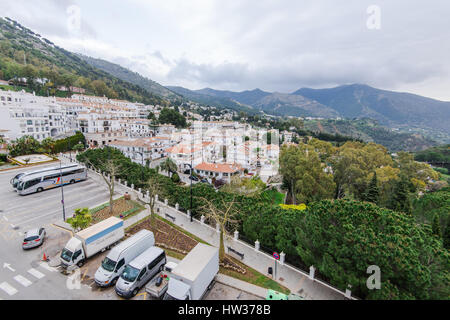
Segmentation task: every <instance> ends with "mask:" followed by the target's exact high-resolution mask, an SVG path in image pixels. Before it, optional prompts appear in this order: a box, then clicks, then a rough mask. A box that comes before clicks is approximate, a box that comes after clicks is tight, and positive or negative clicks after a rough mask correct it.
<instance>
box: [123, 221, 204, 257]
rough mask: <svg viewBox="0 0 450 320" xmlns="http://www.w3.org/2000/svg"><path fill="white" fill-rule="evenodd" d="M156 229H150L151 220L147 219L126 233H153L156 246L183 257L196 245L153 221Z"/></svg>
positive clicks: (167, 227) (180, 234)
mask: <svg viewBox="0 0 450 320" xmlns="http://www.w3.org/2000/svg"><path fill="white" fill-rule="evenodd" d="M155 224H156V228H153V227H152V223H151V219H150V218H147V219H145V220H143V221H142V222H140V223H139V224H137V225H135V226H132V227H131V228H130V229H129V230H128V232H127V233H129V234H135V233H137V232H138V231H140V230H142V229H147V230H150V231H152V232H153V234H154V235H155V241H156V245H157V246H161V247H164V248H167V249H170V250H173V251H176V252H179V253H181V254H183V255H186V254H188V253H189V251H191V250H192V249H193V248H194V247H195V246H196V245H197V241H196V240H194V239H192V238H191V237H189V236H187V235H186V234H184V233H182V232H180V231H178V230H177V229H175V228H172V227H171V226H169V225H168V224H167V223H165V222H164V221H161V220H159V219H155Z"/></svg>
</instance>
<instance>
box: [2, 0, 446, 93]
mask: <svg viewBox="0 0 450 320" xmlns="http://www.w3.org/2000/svg"><path fill="white" fill-rule="evenodd" d="M344 3H345V4H344ZM374 5H375V7H373V6H374ZM0 15H2V16H8V17H10V18H12V19H15V20H17V21H18V22H19V23H21V24H22V25H24V26H26V27H28V28H30V29H31V30H33V31H35V32H37V33H39V34H41V35H42V36H44V37H46V38H48V39H49V40H51V41H53V42H54V43H56V44H57V45H59V46H61V47H63V48H65V49H68V50H71V51H75V52H80V53H83V54H87V55H90V56H93V57H96V58H102V59H106V60H109V61H111V62H115V63H119V64H121V65H122V66H124V67H127V68H129V69H131V70H133V71H137V72H139V73H141V74H142V75H144V76H147V77H149V78H151V79H153V80H155V81H158V82H160V83H161V84H163V85H180V86H184V87H187V88H189V89H200V88H204V87H211V88H214V89H225V90H238V91H241V90H251V89H254V88H260V89H262V90H267V91H279V92H292V91H295V90H297V89H299V88H301V87H314V88H322V87H331V86H335V85H341V84H348V83H366V84H369V85H372V86H375V87H378V88H382V89H388V90H395V91H406V92H412V93H417V94H421V95H425V96H429V97H433V98H436V99H441V100H448V101H450V19H449V17H450V1H448V0H435V1H433V2H432V5H431V4H430V2H427V1H422V0H418V1H416V0H370V1H366V0H346V1H345V2H344V1H335V0H317V1H307V0H305V1H303V0H295V1H293V0H277V1H273V0H272V1H267V0H255V1H253V0H247V1H246V0H239V1H238V0H229V1H224V0H189V1H186V0H184V1H183V0H166V1H146V0H108V1H106V0H104V1H100V0H96V1H92V0H78V1H77V0H67V1H65V0H39V1H35V0H29V1H27V0H19V1H18V0H2V1H1V2H0ZM78 17H79V18H78ZM378 27H379V28H378Z"/></svg>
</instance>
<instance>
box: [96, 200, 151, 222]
mask: <svg viewBox="0 0 450 320" xmlns="http://www.w3.org/2000/svg"><path fill="white" fill-rule="evenodd" d="M113 203H114V205H113V210H112V211H113V212H112V213H111V212H110V211H109V202H106V203H104V204H102V205H100V206H98V207H96V208H93V209H91V210H89V213H90V214H91V215H92V224H95V223H97V222H100V221H103V220H105V219H108V218H109V217H117V218H122V219H128V218H130V217H132V216H134V215H135V214H137V213H139V212H141V211H142V210H144V209H145V207H144V206H142V205H141V204H139V203H138V202H136V201H133V200H125V199H124V198H123V197H121V198H119V199H116V200H114V201H113Z"/></svg>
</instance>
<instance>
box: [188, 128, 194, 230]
mask: <svg viewBox="0 0 450 320" xmlns="http://www.w3.org/2000/svg"><path fill="white" fill-rule="evenodd" d="M192 131H193V130H191V132H190V133H191V166H190V167H191V174H190V177H189V179H190V180H191V187H190V189H191V222H192V221H194V220H193V218H192V160H193V158H194V137H193V135H192Z"/></svg>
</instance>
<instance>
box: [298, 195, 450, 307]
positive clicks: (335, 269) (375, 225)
mask: <svg viewBox="0 0 450 320" xmlns="http://www.w3.org/2000/svg"><path fill="white" fill-rule="evenodd" d="M299 217H300V219H299V222H298V223H297V228H296V235H297V244H298V245H297V252H298V254H299V256H300V258H301V259H302V261H304V263H305V264H306V265H314V266H316V267H317V268H318V270H319V271H320V273H321V274H322V275H324V276H325V277H327V278H328V279H329V281H330V282H331V283H332V284H333V285H335V286H337V287H338V288H341V289H345V288H346V287H347V285H349V284H350V285H352V293H354V294H355V296H357V297H359V298H362V299H447V298H448V296H449V293H450V273H449V272H450V257H449V253H448V251H447V250H445V249H444V248H443V246H442V243H441V242H440V241H438V240H437V239H436V238H435V237H434V236H433V234H432V232H431V228H430V227H429V226H427V225H417V224H416V222H415V221H414V218H413V217H412V216H409V215H405V214H402V213H399V212H394V211H391V210H388V209H384V208H379V207H378V206H376V205H374V204H372V203H368V202H357V201H349V200H335V201H330V200H324V201H321V202H316V203H313V204H311V205H310V206H308V209H307V210H305V211H304V214H302V215H300V216H299ZM371 265H376V266H378V267H379V268H380V270H381V289H380V290H369V289H368V288H367V286H366V281H367V277H368V275H367V268H368V267H369V266H371Z"/></svg>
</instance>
